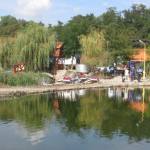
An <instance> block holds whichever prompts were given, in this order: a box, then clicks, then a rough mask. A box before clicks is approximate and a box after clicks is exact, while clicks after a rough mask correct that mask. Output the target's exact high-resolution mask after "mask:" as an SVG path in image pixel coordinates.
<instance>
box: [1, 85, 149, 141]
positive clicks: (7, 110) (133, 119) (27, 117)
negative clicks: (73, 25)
mask: <svg viewBox="0 0 150 150" xmlns="http://www.w3.org/2000/svg"><path fill="white" fill-rule="evenodd" d="M143 91H144V96H143ZM109 92H110V93H109ZM71 93H72V92H71ZM78 93H79V92H77V91H76V92H75V94H74V95H75V96H71V97H68V95H67V97H65V94H64V93H61V94H60V93H59V94H58V93H49V94H45V95H39V96H26V97H22V98H19V99H16V100H12V101H1V102H0V120H1V121H4V122H6V121H10V120H14V121H17V122H18V123H19V124H22V125H24V126H25V129H27V130H28V131H31V130H33V129H34V130H38V129H44V128H45V127H46V123H47V122H49V123H50V124H51V122H50V121H52V118H55V119H54V120H53V124H57V125H58V124H59V125H60V126H59V128H61V131H62V132H65V133H66V134H69V133H76V134H78V135H79V136H82V135H84V133H87V132H88V131H89V130H91V129H92V130H94V131H95V132H96V133H97V134H98V135H99V136H105V137H107V138H113V136H114V135H120V136H121V135H127V136H128V137H129V139H132V140H135V141H138V140H143V139H149V138H150V132H149V130H150V126H149V124H150V104H149V99H150V90H143V89H129V88H128V89H127V88H117V89H113V88H112V89H109V90H107V89H105V90H99V89H94V90H88V91H87V92H84V93H85V95H84V94H82V96H79V94H78ZM67 94H68V93H67ZM72 95H73V93H72ZM143 98H144V101H143ZM137 104H138V105H137ZM139 104H142V105H141V106H144V108H145V109H139V108H138V109H137V107H141V106H140V105H139ZM143 104H144V105H143ZM142 108H143V107H142ZM137 110H142V111H137ZM52 116H55V117H52ZM141 120H142V121H141ZM47 128H48V126H47Z"/></svg>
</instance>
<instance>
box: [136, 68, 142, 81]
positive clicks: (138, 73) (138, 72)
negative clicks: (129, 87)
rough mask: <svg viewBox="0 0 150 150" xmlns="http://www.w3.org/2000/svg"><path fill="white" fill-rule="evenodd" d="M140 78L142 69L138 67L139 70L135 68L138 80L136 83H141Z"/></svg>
mask: <svg viewBox="0 0 150 150" xmlns="http://www.w3.org/2000/svg"><path fill="white" fill-rule="evenodd" d="M142 76H143V69H142V67H139V68H137V79H138V82H140V81H141V78H142Z"/></svg>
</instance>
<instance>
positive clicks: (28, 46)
mask: <svg viewBox="0 0 150 150" xmlns="http://www.w3.org/2000/svg"><path fill="white" fill-rule="evenodd" d="M54 44H55V33H54V32H52V31H50V30H48V28H46V27H43V26H40V25H37V24H31V25H29V27H28V28H27V29H26V30H25V31H23V32H21V33H18V34H17V37H16V39H15V42H11V43H10V42H7V43H6V44H5V45H4V46H2V47H1V48H0V62H1V64H2V67H3V68H5V69H6V68H10V66H12V65H13V64H16V63H20V62H22V63H25V65H26V69H27V70H44V69H46V68H47V67H48V65H49V54H50V53H51V52H52V49H53V47H54Z"/></svg>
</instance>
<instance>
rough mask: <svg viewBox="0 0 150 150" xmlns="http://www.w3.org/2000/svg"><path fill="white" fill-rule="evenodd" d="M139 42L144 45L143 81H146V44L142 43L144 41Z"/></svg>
mask: <svg viewBox="0 0 150 150" xmlns="http://www.w3.org/2000/svg"><path fill="white" fill-rule="evenodd" d="M139 42H140V43H141V44H143V45H144V60H143V61H144V68H143V80H145V76H146V44H145V43H144V42H143V41H142V40H139Z"/></svg>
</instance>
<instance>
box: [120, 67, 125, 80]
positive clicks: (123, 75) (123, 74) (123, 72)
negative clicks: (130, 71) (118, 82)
mask: <svg viewBox="0 0 150 150" xmlns="http://www.w3.org/2000/svg"><path fill="white" fill-rule="evenodd" d="M121 75H122V82H125V70H124V69H123V70H122V74H121Z"/></svg>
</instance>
